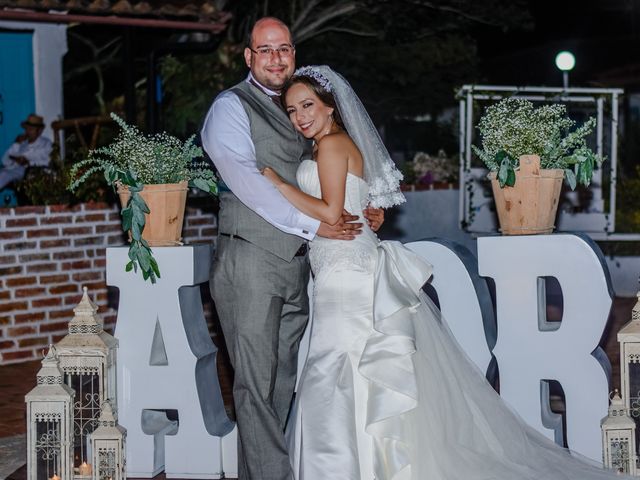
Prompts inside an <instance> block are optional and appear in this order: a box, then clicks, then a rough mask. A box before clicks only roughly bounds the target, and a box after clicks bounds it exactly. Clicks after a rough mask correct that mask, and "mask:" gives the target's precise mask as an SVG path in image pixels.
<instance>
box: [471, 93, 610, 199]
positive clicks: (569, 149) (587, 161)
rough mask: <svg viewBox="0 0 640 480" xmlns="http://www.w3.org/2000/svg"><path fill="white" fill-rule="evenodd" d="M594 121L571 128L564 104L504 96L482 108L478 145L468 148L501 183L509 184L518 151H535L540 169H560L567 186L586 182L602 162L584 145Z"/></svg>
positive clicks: (523, 153) (531, 153) (511, 180)
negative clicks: (542, 102) (480, 140)
mask: <svg viewBox="0 0 640 480" xmlns="http://www.w3.org/2000/svg"><path fill="white" fill-rule="evenodd" d="M595 124H596V120H595V118H590V119H589V120H587V121H586V122H585V123H584V124H583V125H581V126H580V127H578V128H574V127H575V122H574V121H573V120H571V119H570V118H569V117H567V115H566V107H565V106H564V105H561V104H551V105H542V106H540V107H538V108H535V107H534V106H533V104H532V103H531V102H529V101H528V100H524V99H521V98H514V97H510V98H505V99H503V100H501V101H500V102H498V103H496V104H493V105H491V106H489V107H488V108H487V109H486V110H485V114H484V115H483V116H482V118H481V119H480V122H479V124H478V129H479V130H480V134H481V138H482V147H483V148H482V149H479V148H478V147H476V146H475V145H472V147H471V148H472V149H473V151H474V153H475V154H476V155H477V156H478V157H479V158H480V159H481V160H482V161H483V162H484V164H485V165H486V166H487V168H489V170H491V171H493V172H497V177H498V181H499V182H500V186H501V187H504V186H505V185H506V186H513V185H514V184H515V170H516V169H517V168H518V167H519V161H518V159H519V158H520V156H522V155H538V156H540V166H541V167H542V168H559V169H562V170H564V172H565V178H566V179H567V183H568V184H569V186H570V187H571V189H572V190H573V189H575V188H576V186H577V185H578V184H580V185H584V186H588V185H589V184H590V183H591V177H592V175H593V169H594V168H595V167H596V165H600V164H601V163H602V161H603V159H602V158H600V157H599V156H597V155H596V154H595V153H594V152H593V151H592V150H591V149H590V148H589V146H588V145H587V140H586V139H587V137H588V136H589V134H591V132H592V131H593V129H594V127H595Z"/></svg>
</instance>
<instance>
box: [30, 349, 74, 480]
mask: <svg viewBox="0 0 640 480" xmlns="http://www.w3.org/2000/svg"><path fill="white" fill-rule="evenodd" d="M37 378H38V383H37V385H36V386H35V387H34V388H33V390H31V391H30V392H29V393H27V395H26V396H25V402H26V404H27V422H28V424H27V478H28V480H49V479H51V478H55V477H58V479H65V480H67V479H70V478H71V477H72V475H73V470H72V467H73V464H72V458H73V457H72V446H73V399H74V391H73V390H72V389H71V388H69V387H68V386H67V385H65V384H64V383H63V381H62V371H61V370H60V367H59V365H58V359H57V358H56V349H55V347H53V346H52V347H51V348H49V352H48V353H47V356H46V357H45V358H44V359H43V360H42V368H41V369H40V371H39V372H38V377H37Z"/></svg>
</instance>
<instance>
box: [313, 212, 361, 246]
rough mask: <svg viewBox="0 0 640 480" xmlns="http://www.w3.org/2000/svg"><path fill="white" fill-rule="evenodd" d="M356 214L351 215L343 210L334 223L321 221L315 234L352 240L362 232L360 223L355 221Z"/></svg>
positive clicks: (334, 238) (335, 238) (356, 218)
mask: <svg viewBox="0 0 640 480" xmlns="http://www.w3.org/2000/svg"><path fill="white" fill-rule="evenodd" d="M356 220H358V217H357V215H351V214H350V213H349V212H347V211H346V210H344V211H343V212H342V217H340V220H338V221H337V222H336V223H335V224H333V225H329V224H328V223H324V222H321V223H320V227H318V231H317V232H316V235H318V236H320V237H324V238H331V239H333V240H353V239H354V238H356V235H360V234H361V233H362V223H359V222H356Z"/></svg>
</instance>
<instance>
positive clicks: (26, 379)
mask: <svg viewBox="0 0 640 480" xmlns="http://www.w3.org/2000/svg"><path fill="white" fill-rule="evenodd" d="M635 303H636V299H635V298H616V299H615V300H614V304H613V308H612V311H611V318H610V320H609V324H608V327H607V330H606V331H605V333H604V335H603V339H602V342H601V346H602V347H603V348H604V349H605V351H606V352H607V355H608V357H609V359H610V360H611V364H612V367H613V375H612V387H613V388H619V386H620V365H619V359H618V356H619V347H618V342H617V340H616V333H617V332H618V330H619V329H620V327H621V326H622V325H624V324H625V323H627V322H628V321H629V320H630V318H631V309H632V308H633V306H634V305H635ZM218 338H219V337H218ZM216 343H218V342H216ZM221 352H222V355H221V356H220V358H219V374H220V383H221V387H222V394H223V397H224V400H225V404H226V405H227V410H228V411H230V413H231V410H232V408H231V402H232V398H231V379H232V372H231V367H230V365H229V363H228V359H227V358H225V356H224V355H225V354H224V351H223V350H221ZM39 367H40V362H26V363H22V364H17V365H7V366H0V480H3V479H7V480H25V479H26V467H22V466H23V465H24V463H25V441H24V434H25V432H26V426H25V425H26V423H25V404H24V396H25V394H26V393H27V392H28V391H29V390H31V389H32V388H33V387H34V386H35V378H36V373H37V371H38V369H39ZM556 405H558V402H554V407H555V406H556ZM558 409H559V410H561V409H562V405H561V404H560V406H559V407H558ZM19 467H20V468H19ZM164 478H165V477H164V475H159V476H157V477H155V480H164ZM131 480H133V479H131Z"/></svg>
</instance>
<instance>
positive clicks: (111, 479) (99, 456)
mask: <svg viewBox="0 0 640 480" xmlns="http://www.w3.org/2000/svg"><path fill="white" fill-rule="evenodd" d="M126 437H127V431H126V429H124V428H123V427H121V426H120V425H118V420H117V416H116V415H115V414H114V412H113V410H112V409H111V404H110V403H109V402H108V401H107V402H105V403H104V404H103V406H102V412H101V413H100V421H99V426H98V428H96V429H95V430H94V431H93V433H92V434H91V451H92V458H93V461H92V463H93V479H94V480H122V479H126V478H127V476H126V460H125V448H126V447H125V441H126Z"/></svg>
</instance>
